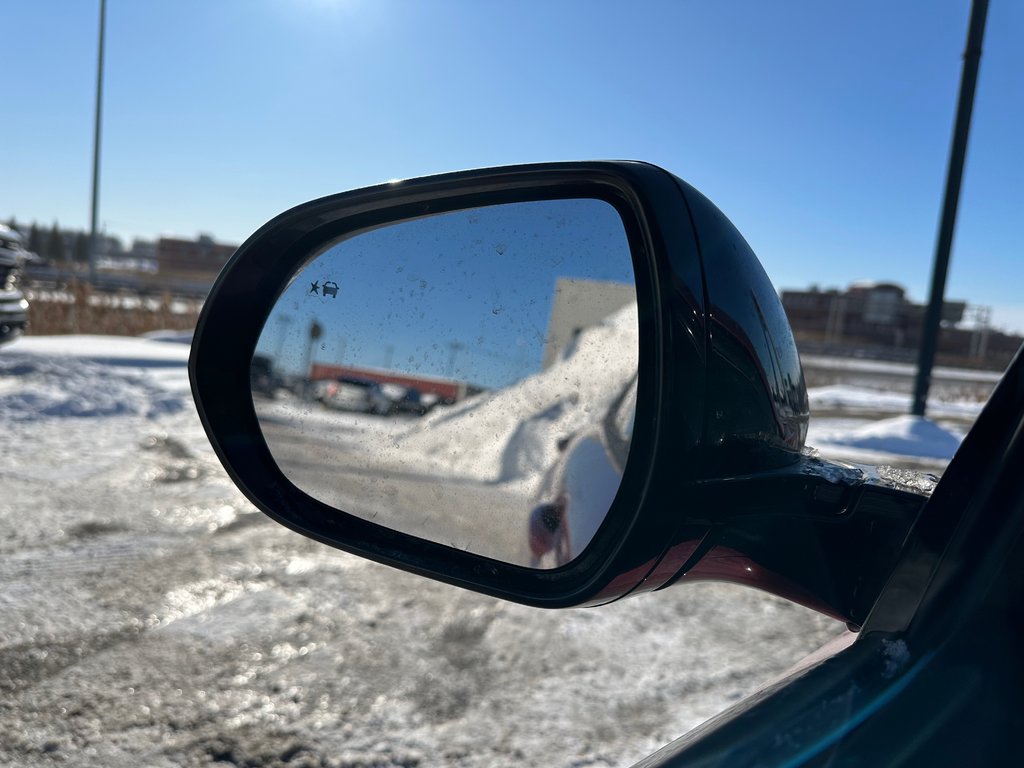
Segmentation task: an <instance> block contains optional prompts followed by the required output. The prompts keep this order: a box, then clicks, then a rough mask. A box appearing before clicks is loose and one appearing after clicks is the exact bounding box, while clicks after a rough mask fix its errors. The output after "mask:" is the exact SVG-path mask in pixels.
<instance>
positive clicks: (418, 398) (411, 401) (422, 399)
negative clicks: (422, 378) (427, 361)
mask: <svg viewBox="0 0 1024 768" xmlns="http://www.w3.org/2000/svg"><path fill="white" fill-rule="evenodd" d="M434 402H436V400H434V401H431V400H429V399H428V398H427V397H426V396H425V395H424V394H423V393H422V392H420V391H419V390H418V389H416V388H415V387H408V388H407V389H406V390H405V392H404V393H403V394H402V396H401V397H399V398H398V399H396V400H395V401H394V402H392V404H391V407H392V410H393V411H394V412H395V413H414V414H416V415H417V416H423V415H424V414H425V413H426V412H427V411H429V410H430V409H431V407H433V405H434Z"/></svg>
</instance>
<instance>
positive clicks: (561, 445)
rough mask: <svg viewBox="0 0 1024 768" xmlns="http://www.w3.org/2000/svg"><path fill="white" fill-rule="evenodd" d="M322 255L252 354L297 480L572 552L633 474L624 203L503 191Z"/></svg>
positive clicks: (424, 534) (338, 496) (465, 545)
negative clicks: (503, 196)
mask: <svg viewBox="0 0 1024 768" xmlns="http://www.w3.org/2000/svg"><path fill="white" fill-rule="evenodd" d="M310 256H311V258H310V259H309V260H308V261H307V262H306V263H305V265H304V266H303V267H302V268H301V269H299V271H298V272H297V273H296V274H295V276H294V278H293V279H292V281H291V282H290V284H289V285H288V287H287V288H286V289H285V290H284V292H283V293H282V294H281V296H280V298H279V299H278V301H277V303H276V305H275V306H274V307H273V309H272V311H271V312H270V314H269V316H268V318H267V321H266V323H265V324H264V327H263V331H262V334H261V336H260V339H259V342H258V344H257V348H256V353H255V355H254V356H253V360H252V367H251V385H252V396H253V403H254V405H255V408H256V414H257V417H258V419H259V421H260V426H261V429H262V431H263V435H264V437H265V439H266V441H267V445H268V447H269V449H270V452H271V454H272V455H273V457H274V460H275V461H276V462H277V464H278V466H279V467H280V468H281V470H282V472H283V473H284V474H285V475H286V476H287V477H288V478H289V480H291V481H292V482H293V483H294V484H295V485H296V486H297V487H298V488H300V489H301V490H303V491H304V492H305V493H307V494H309V495H310V496H312V497H313V498H315V499H318V500H319V501H322V502H324V503H326V504H329V505H331V506H333V507H335V508H337V509H341V510H344V511H345V512H348V513H350V514H352V515H356V516H358V517H361V518H363V519H366V520H372V521H373V522H375V523H379V524H381V525H384V526H387V527H389V528H392V529H395V530H398V531H402V532H404V533H409V534H412V535H415V536H419V537H421V538H424V539H428V540H430V541H434V542H438V543H441V544H445V545H448V546H451V547H455V548H458V549H464V550H468V551H470V552H474V553H476V554H480V555H485V556H488V557H492V558H495V559H497V560H501V561H504V562H508V563H514V564H518V565H524V566H528V567H533V568H554V567H557V566H559V565H563V564H565V563H567V562H569V561H570V560H572V559H573V558H574V557H576V556H577V555H578V554H579V553H580V552H581V551H582V550H583V548H584V547H586V545H587V544H588V543H589V542H590V540H591V538H592V537H593V535H594V533H595V532H596V531H597V529H598V527H599V526H600V524H601V522H602V521H603V519H604V517H605V516H606V514H607V512H608V509H609V507H610V505H611V502H612V499H613V498H614V496H615V493H616V492H617V490H618V486H619V481H620V478H621V476H622V471H623V468H624V466H625V460H626V454H627V452H628V447H629V439H630V435H631V433H632V424H633V411H634V409H635V403H636V375H637V367H638V330H637V305H636V290H635V284H634V278H633V264H632V257H631V255H630V249H629V243H628V241H627V238H626V233H625V229H624V227H623V224H622V219H621V217H620V215H619V213H618V212H617V211H616V209H615V208H614V207H613V206H611V205H610V204H608V203H606V202H604V201H601V200H596V199H572V200H545V201H532V202H520V203H509V204H501V205H493V206H488V207H484V208H474V209H468V210H461V211H454V212H451V213H443V214H437V215H433V216H428V217H423V218H418V219H410V220H407V221H402V222H397V223H394V224H390V225H387V226H382V227H379V228H377V229H373V230H370V231H367V232H363V233H360V234H356V235H353V236H350V237H347V238H344V239H341V240H339V241H335V242H333V243H330V244H328V245H327V246H326V247H323V248H321V249H320V250H319V251H318V252H316V253H314V254H310Z"/></svg>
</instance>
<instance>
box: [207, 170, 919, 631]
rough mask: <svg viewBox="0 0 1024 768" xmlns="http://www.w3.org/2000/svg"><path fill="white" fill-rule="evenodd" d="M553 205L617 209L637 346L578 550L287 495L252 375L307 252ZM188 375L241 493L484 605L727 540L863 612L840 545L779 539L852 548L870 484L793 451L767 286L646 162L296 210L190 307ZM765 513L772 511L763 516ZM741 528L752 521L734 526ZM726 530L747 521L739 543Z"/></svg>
mask: <svg viewBox="0 0 1024 768" xmlns="http://www.w3.org/2000/svg"><path fill="white" fill-rule="evenodd" d="M563 198H596V199H599V200H603V201H605V202H607V203H609V204H610V205H612V206H614V207H615V209H616V210H617V211H618V213H619V214H620V216H621V217H622V222H623V225H624V227H625V231H626V236H627V238H628V242H629V247H630V250H631V253H632V260H633V270H634V275H635V281H636V296H637V305H638V323H639V340H640V342H639V372H638V377H637V384H636V387H637V390H636V410H635V417H634V423H633V428H632V443H631V446H630V448H629V454H628V461H627V462H626V465H625V469H624V472H623V475H622V478H621V484H620V486H619V490H618V493H617V495H616V496H615V498H614V501H613V502H612V505H611V508H610V510H609V512H608V515H607V517H606V519H605V521H604V523H603V524H602V525H601V527H600V529H599V530H598V531H597V533H596V535H595V536H594V538H593V539H592V541H591V543H590V545H589V546H587V547H586V549H585V550H584V551H583V552H582V554H581V555H580V556H578V557H576V558H575V559H573V560H572V561H571V562H569V563H568V564H566V565H563V566H561V567H559V568H555V569H552V570H536V569H531V568H526V567H522V566H519V565H511V564H508V563H504V562H499V561H496V560H493V559H490V558H488V557H484V556H481V555H477V554H473V553H470V552H466V551H461V550H459V549H455V548H452V547H449V546H445V545H443V544H440V543H435V542H431V541H427V540H425V539H422V538H417V537H415V536H411V535H409V534H405V533H400V532H397V531H395V530H392V529H390V528H387V527H385V526H382V525H378V524H376V523H374V522H372V521H369V520H366V519H361V518H359V517H356V516H354V515H351V514H348V513H346V512H345V511H343V510H339V509H336V508H334V507H331V506H329V505H327V504H324V503H322V502H321V501H318V500H317V499H314V498H312V497H311V496H309V495H307V494H306V493H304V492H303V491H302V490H300V489H299V488H297V487H296V486H295V485H294V484H293V483H292V482H291V481H290V480H289V479H288V478H287V477H286V476H285V475H284V474H283V473H282V471H281V469H280V468H279V467H278V465H277V464H276V463H275V461H274V458H273V456H272V455H271V452H270V451H269V450H268V447H267V444H266V442H265V440H264V439H263V437H262V434H261V431H260V428H259V425H258V423H257V417H256V413H255V411H254V406H253V402H252V397H251V396H250V389H249V387H250V363H251V361H252V359H253V355H254V352H255V350H256V343H257V339H258V336H259V333H260V329H261V327H262V325H263V323H264V321H265V320H266V318H267V314H268V312H269V310H270V308H271V306H272V305H273V304H274V302H275V300H276V299H277V297H278V296H279V295H280V294H281V292H282V290H283V289H284V287H285V286H286V284H287V283H288V281H289V279H290V278H291V277H292V276H293V275H294V274H295V272H296V269H297V268H299V267H300V266H301V265H302V263H303V260H304V259H306V258H307V257H308V255H309V254H310V253H311V252H314V251H315V250H316V249H317V248H318V247H319V246H320V245H321V244H323V243H327V242H330V241H334V240H337V239H338V238H340V237H344V236H346V235H350V234H353V233H358V232H365V231H370V230H373V229H374V228H377V227H381V226H384V225H387V224H390V223H392V222H398V221H403V220H409V219H414V218H417V217H424V216H430V215H433V214H439V213H444V212H449V211H457V210H461V209H467V208H478V207H484V206H489V205H498V204H502V203H510V202H522V201H537V200H556V199H563ZM189 373H190V377H191V381H192V389H193V393H194V396H195V400H196V404H197V407H198V410H199V414H200V417H201V419H202V422H203V425H204V427H205V429H206V431H207V434H208V435H209V437H210V440H211V442H212V444H213V446H214V448H215V450H216V452H217V454H218V456H219V457H220V459H221V461H222V462H223V464H224V466H225V467H226V469H227V470H228V472H229V474H230V475H231V476H232V478H233V480H234V481H235V482H236V483H237V484H238V486H239V487H240V488H241V489H242V491H243V492H244V493H245V494H246V495H247V496H248V498H249V499H250V500H252V502H253V503H254V504H255V505H256V506H257V507H259V508H260V509H261V510H262V511H263V512H265V513H266V514H268V515H269V516H271V517H272V518H273V519H275V520H277V521H278V522H280V523H282V524H283V525H286V526H288V527H289V528H291V529H293V530H295V531H298V532H299V533H302V534H303V535H306V536H309V537H311V538H314V539H317V540H319V541H322V542H324V543H327V544H330V545H332V546H336V547H339V548H341V549H343V550H345V551H348V552H352V553H355V554H358V555H361V556H364V557H367V558H370V559H373V560H376V561H379V562H383V563H387V564H389V565H392V566H396V567H399V568H403V569H405V570H408V571H412V572H415V573H419V574H422V575H425V576H429V577H431V578H435V579H439V580H442V581H446V582H449V583H452V584H455V585H458V586H462V587H466V588H469V589H473V590H476V591H480V592H483V593H486V594H490V595H494V596H497V597H502V598H505V599H510V600H514V601H517V602H522V603H526V604H530V605H536V606H545V607H565V606H574V605H586V604H597V603H603V602H608V601H611V600H614V599H617V598H619V597H622V596H624V595H626V594H629V593H633V592H637V591H649V590H652V589H658V588H660V587H662V586H666V585H668V584H670V583H673V582H675V581H678V580H680V579H684V578H685V577H686V576H687V574H692V573H695V571H694V567H695V565H697V564H698V563H699V562H700V561H701V560H705V559H706V557H707V556H708V555H709V553H712V555H711V556H712V558H714V557H715V556H716V553H717V556H721V555H722V552H723V551H726V550H723V546H724V544H723V542H726V541H728V542H729V543H730V544H731V546H730V547H729V548H728V549H727V551H728V552H734V553H739V554H740V555H742V556H743V557H746V558H747V560H744V562H743V563H742V567H741V568H740V569H739V570H738V571H737V572H736V574H732V576H730V572H729V571H728V569H725V570H723V569H721V568H718V569H712V573H713V575H712V576H709V578H725V579H727V580H738V581H746V582H747V583H754V584H756V585H760V586H765V588H768V589H771V590H772V591H776V592H780V593H783V594H786V595H787V596H789V597H792V598H793V599H796V600H798V601H800V602H804V603H807V604H810V605H814V606H815V607H819V608H821V609H822V610H825V611H826V612H830V613H832V614H833V615H837V616H841V617H844V618H847V619H850V620H854V621H856V620H858V618H857V613H858V612H859V611H861V609H862V608H861V607H860V605H859V603H857V604H856V605H855V603H856V601H855V600H854V598H853V597H852V596H851V595H852V594H853V593H856V592H857V589H856V588H855V587H854V586H853V585H851V584H848V583H843V584H837V582H838V581H842V580H843V579H846V576H845V575H844V574H845V571H844V568H845V566H844V563H846V560H844V557H843V556H831V555H830V557H832V559H833V560H834V561H835V562H836V563H838V565H836V568H837V569H838V570H837V571H836V573H838V574H839V576H836V577H835V578H833V576H834V575H835V574H833V573H831V571H829V568H830V567H831V566H828V565H821V562H822V558H821V557H820V556H816V557H814V558H812V559H813V560H814V561H815V564H814V565H813V566H807V567H805V565H806V563H807V562H808V558H807V557H804V556H802V555H801V554H800V553H799V552H797V551H795V550H793V549H791V545H789V544H786V542H799V544H798V545H797V544H794V545H792V546H793V547H796V546H799V547H801V548H804V549H806V547H807V546H808V542H811V544H810V546H812V547H815V546H817V544H815V542H819V541H823V540H824V539H828V540H829V541H831V540H832V538H834V537H839V538H840V539H843V538H845V539H847V540H848V541H849V543H848V544H847V545H845V546H847V547H848V548H850V551H852V548H855V547H857V546H861V545H862V544H863V542H862V541H860V540H859V539H857V537H856V536H853V537H851V536H850V535H849V531H850V527H849V526H846V527H845V528H844V529H843V530H840V529H839V528H837V527H836V526H837V521H842V520H847V519H849V518H850V517H851V515H852V511H853V510H854V509H855V507H856V504H857V500H858V499H859V498H861V496H862V495H863V493H862V492H863V490H864V488H865V487H866V484H869V483H868V478H867V477H866V476H865V475H864V474H863V473H862V472H860V471H858V470H855V469H853V468H848V467H843V468H839V469H836V468H835V467H832V468H830V469H829V470H828V471H819V470H818V465H820V462H817V463H816V462H814V461H813V460H810V459H808V458H807V457H806V456H804V455H802V453H801V451H802V449H803V444H804V438H805V436H806V430H807V422H808V418H809V410H808V404H807V393H806V389H805V386H804V380H803V374H802V370H801V367H800V361H799V357H798V355H797V351H796V346H795V343H794V341H793V337H792V333H791V331H790V329H789V324H788V322H787V321H786V318H785V314H784V312H783V309H782V306H781V302H780V301H779V298H778V296H777V294H776V293H775V291H774V288H773V287H772V285H771V283H770V281H769V280H768V278H767V276H766V275H765V273H764V271H763V269H762V268H761V266H760V264H759V263H758V261H757V259H756V257H755V256H754V254H753V252H752V251H751V250H750V248H749V246H748V245H747V244H746V242H745V241H744V240H743V238H742V237H741V236H740V234H739V233H738V232H737V231H736V229H735V227H733V226H732V224H731V223H730V222H729V221H728V219H727V218H726V217H725V216H724V215H723V214H722V213H721V212H720V211H718V209H717V208H715V206H714V205H713V204H711V203H710V202H709V201H708V200H707V199H706V198H704V197H703V196H702V195H701V194H700V193H698V192H697V191H696V190H694V189H693V188H692V187H690V186H689V185H687V184H685V183H684V182H682V181H681V180H679V179H678V178H676V177H675V176H673V175H672V174H670V173H668V172H667V171H664V170H663V169H661V168H658V167H656V166H653V165H649V164H646V163H640V162H580V163H552V164H542V165H526V166H511V167H505V168H494V169H484V170H473V171H464V172H459V173H453V174H446V175H441V176H433V177H427V178H421V179H413V180H409V181H402V182H395V183H389V184H384V185H380V186H376V187H370V188H367V189H362V190H356V191H353V192H347V193H342V194H339V195H334V196H331V197H326V198H322V199H320V200H315V201H312V202H309V203H306V204H303V205H300V206H298V207H296V208H293V209H292V210H290V211H287V212H286V213H283V214H281V215H280V216H278V217H277V218H275V219H273V220H272V221H271V222H269V223H268V224H266V225H265V226H264V227H262V228H261V229H260V230H259V231H258V232H256V233H255V234H254V235H253V236H252V237H250V238H249V239H248V240H247V241H246V242H245V243H244V244H243V245H242V246H241V247H240V248H239V249H238V251H237V252H236V253H235V255H234V256H233V257H232V259H231V260H230V262H229V263H228V265H227V266H226V267H225V269H224V271H223V272H222V274H221V276H220V278H219V280H218V281H217V284H216V285H215V287H214V289H213V291H212V293H211V295H210V298H209V300H208V301H207V303H206V306H205V308H204V310H203V313H202V316H201V318H200V321H199V325H198V329H197V333H196V339H195V342H194V344H193V349H192V356H191V359H190V363H189ZM901 503H903V505H904V506H903V507H901V508H900V510H899V511H898V513H897V514H895V517H896V518H898V519H899V520H900V522H899V523H898V524H895V525H894V526H893V527H892V530H891V531H890V532H889V533H887V534H886V539H885V543H884V546H889V547H890V548H892V547H895V546H897V545H896V544H895V543H893V542H895V541H896V540H897V539H899V538H900V535H901V533H900V532H901V531H904V527H905V524H906V525H909V520H907V521H906V523H904V518H907V517H908V516H909V517H911V518H912V516H913V514H914V513H915V512H916V509H917V508H918V507H919V500H916V499H914V498H909V499H908V498H903V499H902V502H901ZM766 519H770V520H775V521H782V522H781V523H779V524H778V525H775V524H773V525H771V526H767V527H766V526H765V524H764V521H765V520H766ZM751 520H753V521H756V523H755V524H754V526H753V528H751V527H750V526H749V525H748V522H743V521H751ZM737 521H741V522H740V523H737ZM737 525H740V527H741V528H743V530H745V531H748V533H749V532H750V531H754V532H753V533H749V535H736V526H737ZM856 527H857V530H861V527H860V526H859V525H858V526H856ZM748 529H749V530H748ZM864 530H867V529H866V528H864ZM771 531H777V536H776V535H775V534H772V533H770V532H771ZM794 531H795V533H794ZM823 531H824V533H823ZM766 532H767V533H766ZM904 532H905V531H904ZM864 535H865V536H867V534H866V533H865V534H864ZM871 535H873V536H878V535H880V534H877V533H875V534H871ZM822 537H824V538H822ZM890 539H891V541H890ZM876 543H877V542H876ZM829 546H831V545H829ZM880 546H882V545H880ZM884 546H883V548H884ZM716 547H717V549H716ZM737 548H739V549H737ZM744 550H745V551H744ZM783 550H785V551H783ZM817 554H818V555H820V553H817ZM848 554H849V553H848ZM833 555H834V553H833ZM731 556H732V555H727V557H731ZM751 557H752V558H753V559H752V560H751V559H750V558H751ZM718 562H719V563H721V562H723V561H722V560H721V559H719V560H718ZM735 562H737V563H738V562H739V561H738V560H736V561H735ZM764 563H769V565H767V566H766V567H762V565H763V564H764ZM787 563H790V565H787ZM751 565H754V566H757V568H752V567H751ZM822 568H824V569H825V570H824V571H823V570H822ZM847 570H848V569H847ZM740 571H742V573H740ZM737 574H739V575H737ZM746 574H751V575H750V576H749V577H748V576H747V575H746ZM759 579H760V580H759ZM864 610H866V609H864Z"/></svg>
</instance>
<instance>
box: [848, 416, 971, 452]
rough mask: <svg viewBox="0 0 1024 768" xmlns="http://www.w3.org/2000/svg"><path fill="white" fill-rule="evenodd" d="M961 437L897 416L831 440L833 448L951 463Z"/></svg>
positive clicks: (930, 423) (932, 424)
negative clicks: (846, 448) (837, 446)
mask: <svg viewBox="0 0 1024 768" xmlns="http://www.w3.org/2000/svg"><path fill="white" fill-rule="evenodd" d="M962 439H963V436H962V435H960V434H958V433H956V432H954V431H952V430H950V429H947V428H945V427H942V426H940V425H938V424H936V423H935V422H934V421H931V420H929V419H926V418H922V417H920V416H897V417H895V418H892V419H883V420H882V421H875V422H872V423H870V424H866V425H865V426H862V427H857V428H855V429H851V430H849V431H848V432H847V433H846V434H845V435H843V436H834V437H833V438H832V439H831V440H830V441H829V442H830V443H831V444H832V445H840V446H846V447H849V448H858V449H862V450H868V451H878V452H881V453H889V454H894V455H898V456H916V457H921V458H931V459H946V460H948V459H951V458H953V454H954V453H956V451H957V449H958V448H959V447H960V441H961V440H962Z"/></svg>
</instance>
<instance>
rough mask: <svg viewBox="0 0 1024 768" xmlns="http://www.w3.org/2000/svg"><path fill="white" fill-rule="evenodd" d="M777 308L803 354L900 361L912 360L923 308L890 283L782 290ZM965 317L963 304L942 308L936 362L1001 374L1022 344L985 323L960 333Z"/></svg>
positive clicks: (958, 302) (947, 304)
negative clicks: (779, 307) (783, 310)
mask: <svg viewBox="0 0 1024 768" xmlns="http://www.w3.org/2000/svg"><path fill="white" fill-rule="evenodd" d="M782 306H783V307H784V308H785V310H786V315H787V317H788V318H789V322H790V325H791V326H792V327H793V335H794V337H795V338H796V341H797V345H798V346H799V347H800V351H801V352H803V353H805V354H806V353H823V354H839V355H843V354H856V355H860V356H864V357H874V358H879V359H890V360H905V361H912V360H915V359H916V357H917V350H918V347H919V345H920V343H921V329H922V327H923V325H924V315H925V310H926V307H925V305H924V304H915V303H914V302H912V301H910V300H909V299H908V298H907V296H906V291H905V290H904V289H903V287H902V286H900V285H896V284H895V283H872V282H861V283H853V284H852V285H850V287H849V288H847V289H846V290H845V291H840V290H838V289H835V288H831V289H828V290H824V291H823V290H820V289H818V288H816V287H813V288H811V289H810V290H806V291H795V290H785V291H783V292H782ZM973 309H974V310H977V309H979V308H973ZM966 311H967V302H964V301H947V302H945V303H944V304H943V308H942V325H941V329H940V334H939V347H938V358H939V360H940V362H943V363H947V364H950V365H972V366H978V367H986V368H1004V367H1005V366H1006V365H1007V364H1008V363H1009V361H1010V359H1011V358H1012V357H1013V355H1014V353H1015V352H1016V351H1017V349H1018V347H1020V345H1021V342H1022V341H1024V339H1022V338H1021V337H1019V336H1013V335H1010V334H1004V333H1001V332H1000V331H996V330H995V329H993V328H989V327H987V320H986V322H985V323H982V324H980V325H979V324H975V325H974V326H973V327H970V328H965V327H960V324H961V323H962V322H963V320H964V315H965V312H966ZM973 315H974V317H975V318H978V317H985V318H987V314H986V313H984V312H982V313H979V312H977V311H974V312H973Z"/></svg>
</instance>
